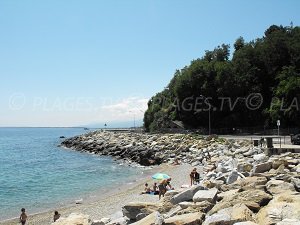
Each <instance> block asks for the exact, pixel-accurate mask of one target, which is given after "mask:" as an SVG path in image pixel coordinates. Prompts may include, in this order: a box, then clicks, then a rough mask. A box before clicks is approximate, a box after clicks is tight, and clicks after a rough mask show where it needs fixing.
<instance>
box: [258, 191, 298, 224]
mask: <svg viewBox="0 0 300 225" xmlns="http://www.w3.org/2000/svg"><path fill="white" fill-rule="evenodd" d="M257 220H258V222H259V224H264V225H271V224H278V223H279V222H282V223H281V224H286V223H285V222H286V221H288V220H290V221H299V220H300V195H299V193H298V192H290V191H286V192H284V193H281V194H278V195H275V196H274V199H273V200H272V201H270V203H269V204H268V205H267V206H266V207H264V208H262V209H261V210H260V211H259V213H258V214H257ZM294 224H297V223H294Z"/></svg>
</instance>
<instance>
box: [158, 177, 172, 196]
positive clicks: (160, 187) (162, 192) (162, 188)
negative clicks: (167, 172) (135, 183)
mask: <svg viewBox="0 0 300 225" xmlns="http://www.w3.org/2000/svg"><path fill="white" fill-rule="evenodd" d="M170 181H171V178H169V179H164V180H162V181H161V182H160V183H159V185H158V190H159V196H158V198H159V200H160V198H161V196H163V197H165V193H166V192H167V186H169V187H170V189H172V186H171V184H170Z"/></svg>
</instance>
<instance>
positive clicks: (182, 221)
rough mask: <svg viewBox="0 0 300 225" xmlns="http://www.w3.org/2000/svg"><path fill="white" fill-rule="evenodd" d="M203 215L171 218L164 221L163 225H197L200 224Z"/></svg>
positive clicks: (196, 214) (190, 214) (193, 214)
mask: <svg viewBox="0 0 300 225" xmlns="http://www.w3.org/2000/svg"><path fill="white" fill-rule="evenodd" d="M203 217H204V214H203V213H189V214H183V215H179V216H173V217H171V218H168V219H166V220H165V222H164V225H199V224H201V223H202V219H203Z"/></svg>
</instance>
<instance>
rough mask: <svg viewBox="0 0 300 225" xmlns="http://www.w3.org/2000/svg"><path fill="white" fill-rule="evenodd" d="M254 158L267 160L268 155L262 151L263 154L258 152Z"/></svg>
mask: <svg viewBox="0 0 300 225" xmlns="http://www.w3.org/2000/svg"><path fill="white" fill-rule="evenodd" d="M253 159H254V160H255V161H258V162H261V161H264V160H266V159H267V156H266V155H265V154H264V153H262V154H257V155H253Z"/></svg>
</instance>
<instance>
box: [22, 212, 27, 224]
mask: <svg viewBox="0 0 300 225" xmlns="http://www.w3.org/2000/svg"><path fill="white" fill-rule="evenodd" d="M26 221H27V215H26V213H25V209H24V208H22V209H21V215H20V223H21V224H22V225H25V224H26Z"/></svg>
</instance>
